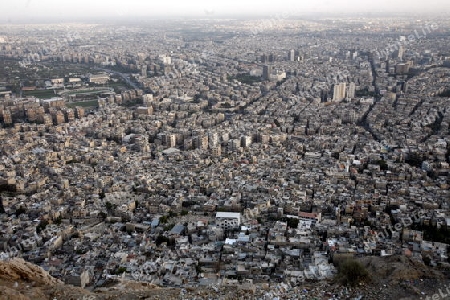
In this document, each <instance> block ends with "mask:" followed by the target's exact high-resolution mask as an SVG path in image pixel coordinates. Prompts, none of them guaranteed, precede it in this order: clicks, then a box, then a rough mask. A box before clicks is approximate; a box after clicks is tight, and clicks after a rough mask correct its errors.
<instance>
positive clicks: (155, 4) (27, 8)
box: [0, 0, 450, 23]
mask: <svg viewBox="0 0 450 300" xmlns="http://www.w3.org/2000/svg"><path fill="white" fill-rule="evenodd" d="M0 11H2V15H1V16H0V22H1V23H5V22H7V23H15V22H24V21H30V22H32V21H36V20H47V21H50V20H58V21H61V20H63V19H67V20H83V19H92V18H112V19H114V18H127V17H130V18H131V17H147V16H148V17H153V16H155V17H165V16H168V17H169V16H170V17H172V16H173V17H189V16H194V17H202V16H203V17H221V16H250V15H253V16H260V15H267V14H275V13H285V14H286V13H287V14H290V15H295V14H301V13H314V12H318V13H355V12H366V13H383V12H386V13H388V12H398V13H434V12H440V13H446V12H449V11H450V4H449V2H448V0H430V1H417V0H416V1H410V0H397V1H391V0H379V1H358V0H316V1H313V2H312V3H304V1H292V0H279V1H268V0H262V1H257V2H256V1H242V0H228V1H223V0H222V1H214V2H213V1H207V0H194V1H180V0H166V1H146V0H128V1H124V0H111V1H91V0H89V1H88V0H78V1H75V2H72V1H70V2H66V1H56V0H18V1H13V2H11V1H7V2H6V1H5V2H3V1H2V2H1V3H0Z"/></svg>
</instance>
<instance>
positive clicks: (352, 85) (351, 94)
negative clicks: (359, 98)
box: [347, 82, 356, 99]
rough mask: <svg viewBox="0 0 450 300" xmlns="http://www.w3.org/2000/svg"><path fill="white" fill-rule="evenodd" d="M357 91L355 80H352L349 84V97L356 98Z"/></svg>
mask: <svg viewBox="0 0 450 300" xmlns="http://www.w3.org/2000/svg"><path fill="white" fill-rule="evenodd" d="M355 92H356V84H355V83H354V82H350V84H349V86H348V91H347V97H348V98H350V99H353V98H355Z"/></svg>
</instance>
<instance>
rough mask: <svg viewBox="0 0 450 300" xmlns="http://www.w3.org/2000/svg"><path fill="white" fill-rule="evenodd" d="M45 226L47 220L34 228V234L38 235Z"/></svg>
mask: <svg viewBox="0 0 450 300" xmlns="http://www.w3.org/2000/svg"><path fill="white" fill-rule="evenodd" d="M47 225H48V221H47V220H42V221H40V222H39V224H38V225H37V226H36V232H37V233H40V232H41V231H42V230H44V229H45V227H47Z"/></svg>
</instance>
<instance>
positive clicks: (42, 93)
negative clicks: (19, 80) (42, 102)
mask: <svg viewBox="0 0 450 300" xmlns="http://www.w3.org/2000/svg"><path fill="white" fill-rule="evenodd" d="M22 95H23V96H24V97H27V96H35V97H36V98H40V99H50V98H53V97H59V96H58V95H56V94H55V93H54V92H53V90H36V91H24V92H23V94H22Z"/></svg>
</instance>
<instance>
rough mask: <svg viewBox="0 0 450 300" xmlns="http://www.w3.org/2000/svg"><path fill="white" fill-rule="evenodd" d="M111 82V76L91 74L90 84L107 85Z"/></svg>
mask: <svg viewBox="0 0 450 300" xmlns="http://www.w3.org/2000/svg"><path fill="white" fill-rule="evenodd" d="M108 81H109V75H108V74H106V73H103V74H95V75H94V74H89V82H90V83H94V84H105V83H107V82H108Z"/></svg>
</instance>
